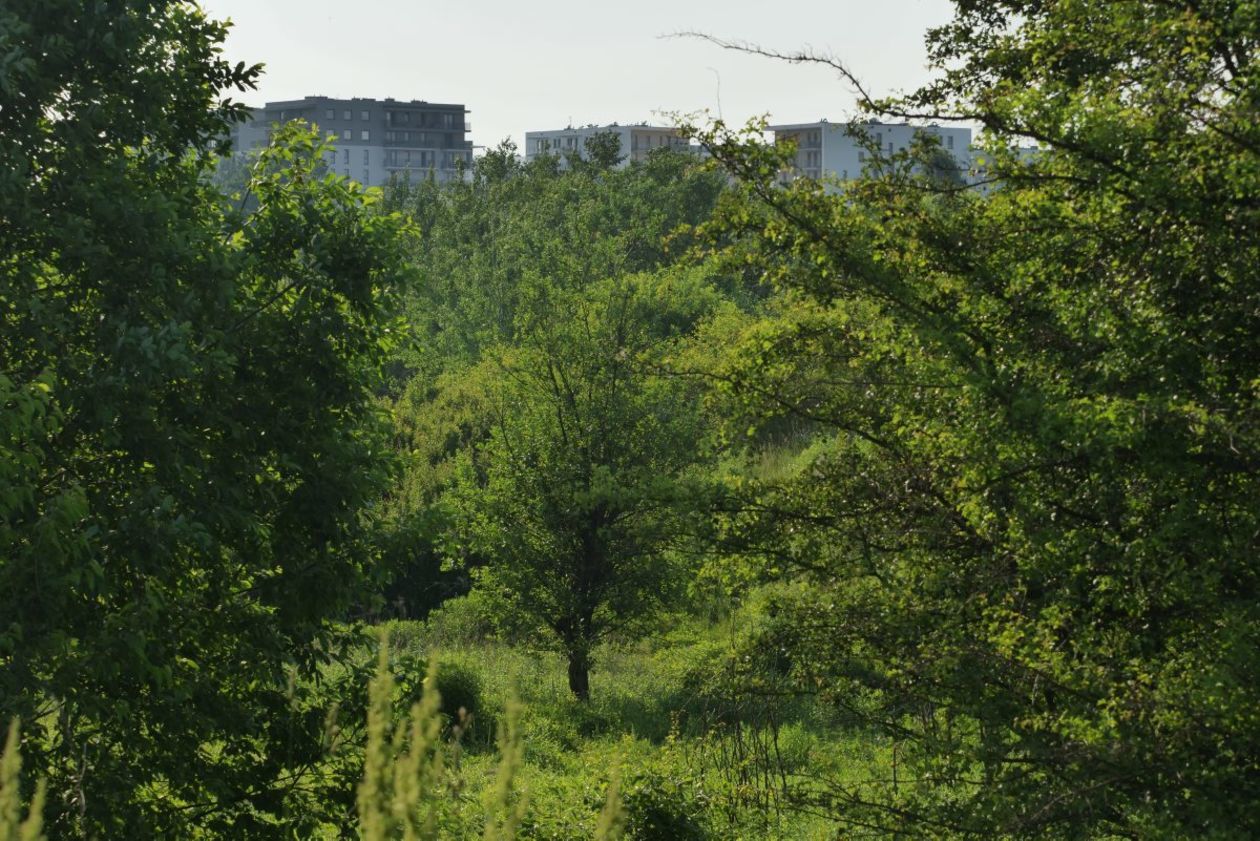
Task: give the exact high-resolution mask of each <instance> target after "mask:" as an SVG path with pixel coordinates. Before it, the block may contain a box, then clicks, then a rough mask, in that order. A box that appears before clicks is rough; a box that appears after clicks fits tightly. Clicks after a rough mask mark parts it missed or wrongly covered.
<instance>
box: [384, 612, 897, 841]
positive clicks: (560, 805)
mask: <svg viewBox="0 0 1260 841" xmlns="http://www.w3.org/2000/svg"><path fill="white" fill-rule="evenodd" d="M441 630H442V627H441V623H437V624H436V625H435V626H426V625H424V624H422V623H391V626H390V631H391V639H392V640H393V647H394V648H395V650H396V651H400V652H403V653H406V654H410V655H413V656H415V657H417V658H424V659H429V658H431V657H434V656H436V657H437V658H438V660H439V662H440V663H441V664H442V666H443V667H445V668H446V669H448V670H449V671H450V672H452V673H456V672H457V673H461V674H463V675H471V676H472V677H473V682H474V683H475V684H476V685H477V690H476V691H477V692H478V694H479V695H480V700H479V701H478V703H477V706H479V707H480V712H479V714H480V715H481V716H485V717H489V718H491V719H495V718H498V717H499V716H501V715H502V712H503V709H504V706H505V704H506V703H507V699H508V698H510V697H519V698H520V700H521V702H522V703H523V706H524V716H523V719H522V733H523V739H524V746H525V754H524V760H525V767H524V769H523V771H522V780H523V785H524V786H525V788H526V789H527V790H528V792H529V800H530V810H529V815H528V817H527V819H526V821H525V823H524V825H523V827H522V833H521V834H522V836H523V837H526V838H534V839H553V840H554V841H568V839H579V838H591V837H593V835H594V832H595V826H596V823H597V821H598V819H599V814H600V810H601V807H602V806H603V804H604V802H605V794H606V791H607V788H608V785H609V784H610V782H611V780H612V779H613V778H614V777H620V778H621V779H622V795H623V798H624V801H625V804H626V809H627V811H628V820H629V827H628V829H629V835H628V837H630V838H637V839H678V841H683V839H687V838H724V839H725V838H729V839H739V838H747V839H783V840H784V841H806V839H830V838H835V837H837V836H836V828H835V826H834V825H833V824H832V823H831V822H829V821H828V820H826V819H824V818H821V817H817V816H808V815H804V814H802V813H800V812H799V811H796V810H792V809H787V808H784V789H785V786H787V787H792V786H798V785H801V784H803V781H805V780H807V779H808V778H809V777H810V775H812V774H813V773H815V772H819V771H823V770H824V769H825V770H826V771H827V773H828V774H830V775H839V776H841V777H844V776H849V775H850V773H852V774H856V775H863V774H866V773H868V772H869V771H870V770H871V769H872V765H879V764H880V763H881V762H882V761H883V756H884V754H885V753H886V751H885V750H884V749H883V747H882V746H881V745H880V744H879V742H878V740H877V739H875V738H874V737H872V736H870V735H868V734H854V733H852V732H848V731H846V730H844V729H843V728H842V727H840V726H839V724H838V723H837V722H836V721H835V720H834V716H833V715H832V714H831V713H830V712H829V711H828V710H827V709H825V708H823V707H822V706H820V705H819V704H818V703H817V702H815V701H813V700H808V699H806V700H798V701H793V702H789V703H785V704H781V705H780V707H779V708H778V709H776V710H775V716H774V720H775V722H776V724H777V725H778V727H777V730H776V732H775V733H774V734H773V735H772V734H771V731H770V730H769V729H767V728H758V727H748V726H743V727H741V726H739V725H738V724H737V723H736V722H735V721H732V720H730V715H731V713H730V710H729V709H726V708H721V709H719V708H718V707H715V705H714V697H715V689H714V687H712V686H710V685H706V682H705V680H704V679H703V678H704V676H705V675H711V674H712V673H714V671H715V670H717V669H716V667H715V665H714V664H715V663H717V662H720V661H721V659H722V658H723V657H725V656H726V655H727V654H728V653H729V651H730V649H731V646H732V641H733V636H734V632H733V630H732V628H731V627H730V626H726V625H722V624H716V625H709V624H705V623H702V622H699V621H685V622H682V623H680V624H679V625H677V626H676V627H675V628H674V629H673V630H671V631H668V632H666V633H663V634H662V635H661V636H660V637H659V638H656V639H653V640H649V641H647V642H644V643H641V644H636V645H633V646H622V647H615V646H604V647H602V648H601V649H600V650H599V651H598V652H597V658H596V666H595V668H594V669H593V671H592V673H591V700H590V702H589V703H581V702H578V701H577V700H575V699H574V698H573V697H572V695H571V694H570V692H569V690H568V685H567V678H566V670H565V664H564V662H563V660H562V658H561V657H560V656H558V655H557V654H554V653H552V652H548V651H543V650H536V649H534V648H531V647H529V646H527V645H509V644H506V643H503V642H498V641H494V640H487V639H481V640H476V639H468V638H466V637H463V636H459V637H456V638H451V637H449V636H447V635H444V634H443V633H442V632H441ZM440 671H441V669H439V672H440ZM719 671H720V670H719ZM747 712H748V714H749V715H750V716H751V717H752V718H758V717H762V718H764V713H765V711H764V710H747ZM495 761H496V758H495V755H494V751H493V750H492V749H491V747H490V745H489V740H488V739H485V738H484V737H483V738H481V739H480V740H477V741H474V742H473V743H471V744H469V745H468V746H467V749H466V751H465V753H464V755H463V758H462V765H463V768H462V770H463V773H464V774H465V777H466V784H467V788H468V792H469V794H470V796H476V794H475V792H477V791H479V790H481V789H483V788H484V787H485V786H487V785H489V784H490V779H491V774H492V768H493V766H494V763H495ZM850 765H851V766H852V767H851V768H849V766H850Z"/></svg>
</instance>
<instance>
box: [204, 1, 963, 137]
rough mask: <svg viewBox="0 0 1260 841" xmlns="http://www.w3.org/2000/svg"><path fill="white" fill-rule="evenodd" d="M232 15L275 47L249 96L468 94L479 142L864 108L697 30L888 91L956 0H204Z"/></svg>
mask: <svg viewBox="0 0 1260 841" xmlns="http://www.w3.org/2000/svg"><path fill="white" fill-rule="evenodd" d="M202 5H203V7H204V8H205V9H206V10H207V11H208V12H209V13H210V14H211V15H212V16H214V17H217V18H230V19H231V20H232V21H234V23H235V28H234V29H233V30H232V33H231V35H230V36H229V38H228V43H227V54H228V57H229V58H231V59H232V60H233V61H245V62H251V63H252V62H263V63H265V64H266V75H265V76H264V77H263V80H262V84H261V87H260V89H259V90H258V91H257V92H256V93H255V94H252V95H251V96H248V97H246V98H245V99H246V101H247V102H249V103H250V104H251V105H260V104H262V103H263V102H264V101H268V100H278V99H297V98H300V97H303V96H307V95H311V94H322V95H325V96H334V97H350V96H364V97H377V98H382V97H386V96H392V97H395V98H397V99H426V100H429V101H431V102H462V103H464V104H465V105H466V106H467V107H468V108H469V109H470V111H471V112H472V113H471V114H470V115H469V120H470V122H471V124H472V132H471V135H470V136H471V138H472V139H473V141H474V143H476V144H477V145H479V146H482V145H494V144H496V143H498V142H499V141H500V140H502V139H503V138H505V137H511V138H513V139H514V140H515V141H516V142H517V144H518V145H521V144H522V141H523V138H524V133H525V132H526V131H527V130H535V129H552V128H563V127H564V126H566V125H568V124H569V123H570V122H572V124H574V125H579V124H586V123H599V124H603V123H610V122H621V123H628V122H640V121H648V122H653V123H658V124H665V123H668V122H669V118H668V116H667V112H692V111H698V110H700V109H705V108H707V109H709V110H711V111H712V112H713V113H715V114H716V113H718V111H719V109H720V110H721V113H722V116H723V117H725V119H726V120H727V122H730V123H734V122H739V123H742V122H743V121H744V120H746V119H747V118H749V117H752V116H756V115H759V114H763V113H768V114H770V115H771V118H772V120H773V121H775V122H804V121H810V120H817V119H819V118H822V117H826V118H828V119H830V120H843V119H846V118H848V117H851V116H853V115H854V113H855V112H856V108H855V105H854V97H853V95H852V93H851V92H850V91H849V90H848V89H847V88H846V87H845V86H844V84H843V83H842V82H840V81H839V80H838V79H837V78H836V76H835V74H834V72H832V71H830V70H827V69H825V68H821V67H810V66H791V65H788V64H785V63H782V62H776V61H773V60H770V59H765V58H758V57H755V56H749V55H742V54H737V53H732V52H729V51H725V50H722V49H720V48H718V47H716V46H714V45H712V44H709V43H706V42H703V41H700V40H695V39H690V38H669V37H663V36H668V35H669V34H671V33H676V32H680V31H684V30H698V31H703V32H707V33H709V34H711V35H714V36H717V37H720V38H724V39H728V40H744V41H751V42H756V43H758V44H760V45H762V46H764V47H767V48H772V49H777V50H779V51H791V50H796V49H799V48H801V47H805V46H809V47H813V48H814V49H816V50H820V51H828V52H831V53H832V54H834V55H835V56H837V57H838V58H840V59H842V60H843V61H844V62H845V63H846V64H847V65H848V66H849V67H850V68H851V69H852V70H853V71H855V72H856V73H857V75H858V76H859V77H860V78H861V79H862V81H863V83H864V84H865V85H867V86H868V87H869V88H871V89H873V90H874V91H875V92H877V93H888V92H891V91H894V90H899V89H900V90H904V89H910V88H913V87H915V86H917V85H918V84H920V83H921V82H923V81H924V80H925V79H926V78H927V72H926V69H925V67H924V62H925V57H924V49H923V35H924V33H925V32H926V30H927V28H928V27H929V26H934V25H937V24H940V23H943V22H945V21H946V20H948V19H949V16H950V4H949V3H948V2H947V1H946V0H864V2H855V1H854V0H768V2H753V0H625V2H619V3H602V2H597V1H596V2H592V0H587V2H585V3H579V2H563V1H562V0H513V2H507V0H481V2H468V0H444V2H434V0H202Z"/></svg>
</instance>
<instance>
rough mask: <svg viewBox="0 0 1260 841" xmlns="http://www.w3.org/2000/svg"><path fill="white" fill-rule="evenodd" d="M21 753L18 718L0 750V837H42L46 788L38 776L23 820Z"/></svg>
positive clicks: (38, 840)
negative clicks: (37, 781)
mask: <svg viewBox="0 0 1260 841" xmlns="http://www.w3.org/2000/svg"><path fill="white" fill-rule="evenodd" d="M21 782H22V754H21V748H20V746H19V742H18V722H17V719H14V720H13V723H12V724H10V725H9V733H8V736H7V737H6V738H5V742H4V750H3V751H0V841H43V838H44V835H43V829H44V826H43V814H44V797H45V794H46V792H47V789H46V787H45V785H44V781H43V780H40V781H39V783H38V784H37V785H36V787H35V794H34V796H32V797H31V803H30V807H29V808H28V809H27V813H26V820H22V792H21Z"/></svg>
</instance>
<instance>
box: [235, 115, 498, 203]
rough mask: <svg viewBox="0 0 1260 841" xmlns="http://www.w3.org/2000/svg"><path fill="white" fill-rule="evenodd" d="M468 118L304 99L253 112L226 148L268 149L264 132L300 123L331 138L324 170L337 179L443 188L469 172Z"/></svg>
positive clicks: (239, 149) (375, 183) (470, 148)
mask: <svg viewBox="0 0 1260 841" xmlns="http://www.w3.org/2000/svg"><path fill="white" fill-rule="evenodd" d="M467 114H468V110H467V109H466V108H465V107H464V106H463V105H454V104H443V103H435V102H425V101H423V100H418V99H413V100H410V101H402V100H395V99H362V98H357V97H356V98H354V99H333V98H330V97H326V96H308V97H306V98H304V99H295V100H290V101H284V102H268V103H267V105H266V106H265V107H263V108H260V109H257V110H256V111H255V112H254V116H253V119H252V120H250V121H249V122H247V123H244V124H241V125H239V126H237V127H236V129H234V131H233V133H232V145H233V149H234V150H236V151H238V152H244V151H248V150H249V149H251V148H253V147H255V146H259V145H262V144H264V143H266V142H267V135H268V132H269V131H270V130H271V126H273V125H275V124H277V123H286V122H289V121H290V120H298V119H300V120H305V121H307V122H309V123H311V124H313V125H315V126H318V127H319V130H320V131H321V132H322V133H323V134H325V135H331V136H332V137H333V139H334V143H335V144H336V147H337V148H336V150H335V151H333V152H329V153H328V156H327V160H326V163H327V166H328V168H329V170H331V171H333V172H336V173H337V174H339V175H345V176H347V177H349V178H353V179H354V180H356V181H358V182H360V183H361V184H364V185H366V186H369V187H379V186H382V185H384V184H388V183H389V182H390V181H391V180H394V179H401V178H409V179H411V180H413V181H417V180H420V179H423V178H428V177H430V176H432V177H433V178H434V179H436V180H437V181H439V182H447V181H453V180H456V179H458V178H460V177H462V175H461V173H467V172H470V171H471V168H472V154H473V147H472V141H471V140H468V139H467V135H468V132H469V131H470V130H471V126H470V125H469V124H468V120H467V117H466V115H467Z"/></svg>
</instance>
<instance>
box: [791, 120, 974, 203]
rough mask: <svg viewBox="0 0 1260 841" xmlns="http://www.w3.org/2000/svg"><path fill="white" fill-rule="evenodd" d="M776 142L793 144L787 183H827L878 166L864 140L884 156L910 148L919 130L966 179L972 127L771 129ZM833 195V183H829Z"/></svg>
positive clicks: (901, 125) (900, 125)
mask: <svg viewBox="0 0 1260 841" xmlns="http://www.w3.org/2000/svg"><path fill="white" fill-rule="evenodd" d="M770 130H771V131H773V132H774V140H775V142H776V143H789V142H790V143H794V144H795V146H796V155H795V159H794V165H793V167H792V171H791V172H789V173H785V180H791V179H792V178H794V177H806V178H813V179H816V180H822V181H828V182H843V181H851V180H853V179H854V178H860V177H862V175H863V174H864V173H866V172H867V171H868V168H869V167H870V166H871V165H872V164H873V163H874V160H873V158H874V157H875V156H874V155H873V154H872V153H871V152H872V151H873V150H869V151H868V147H867V146H866V145H865V142H873V144H874V147H875V148H877V149H879V152H880V155H881V156H888V155H892V154H895V153H896V152H900V151H903V150H905V149H909V148H910V145H911V143H912V142H913V141H914V138H915V137H916V136H917V135H918V134H919V133H920V132H927V133H929V134H932V135H935V136H936V137H938V138H939V139H940V144H941V149H943V150H944V151H946V152H948V153H949V154H951V155H953V156H954V158H955V159H956V160H957V161H958V166H959V171H960V173H961V174H962V175H963V176H964V177H966V174H967V172H968V170H969V169H970V149H971V129H969V128H955V127H952V126H950V127H944V126H937V125H930V126H914V125H910V124H909V123H879V122H875V121H874V120H872V121H870V122H865V123H832V122H828V121H827V120H819V121H818V122H816V123H793V124H789V125H777V126H770ZM827 189H828V190H830V191H835V190H838V189H839V186H838V185H837V184H835V183H830V184H828V185H827Z"/></svg>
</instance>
